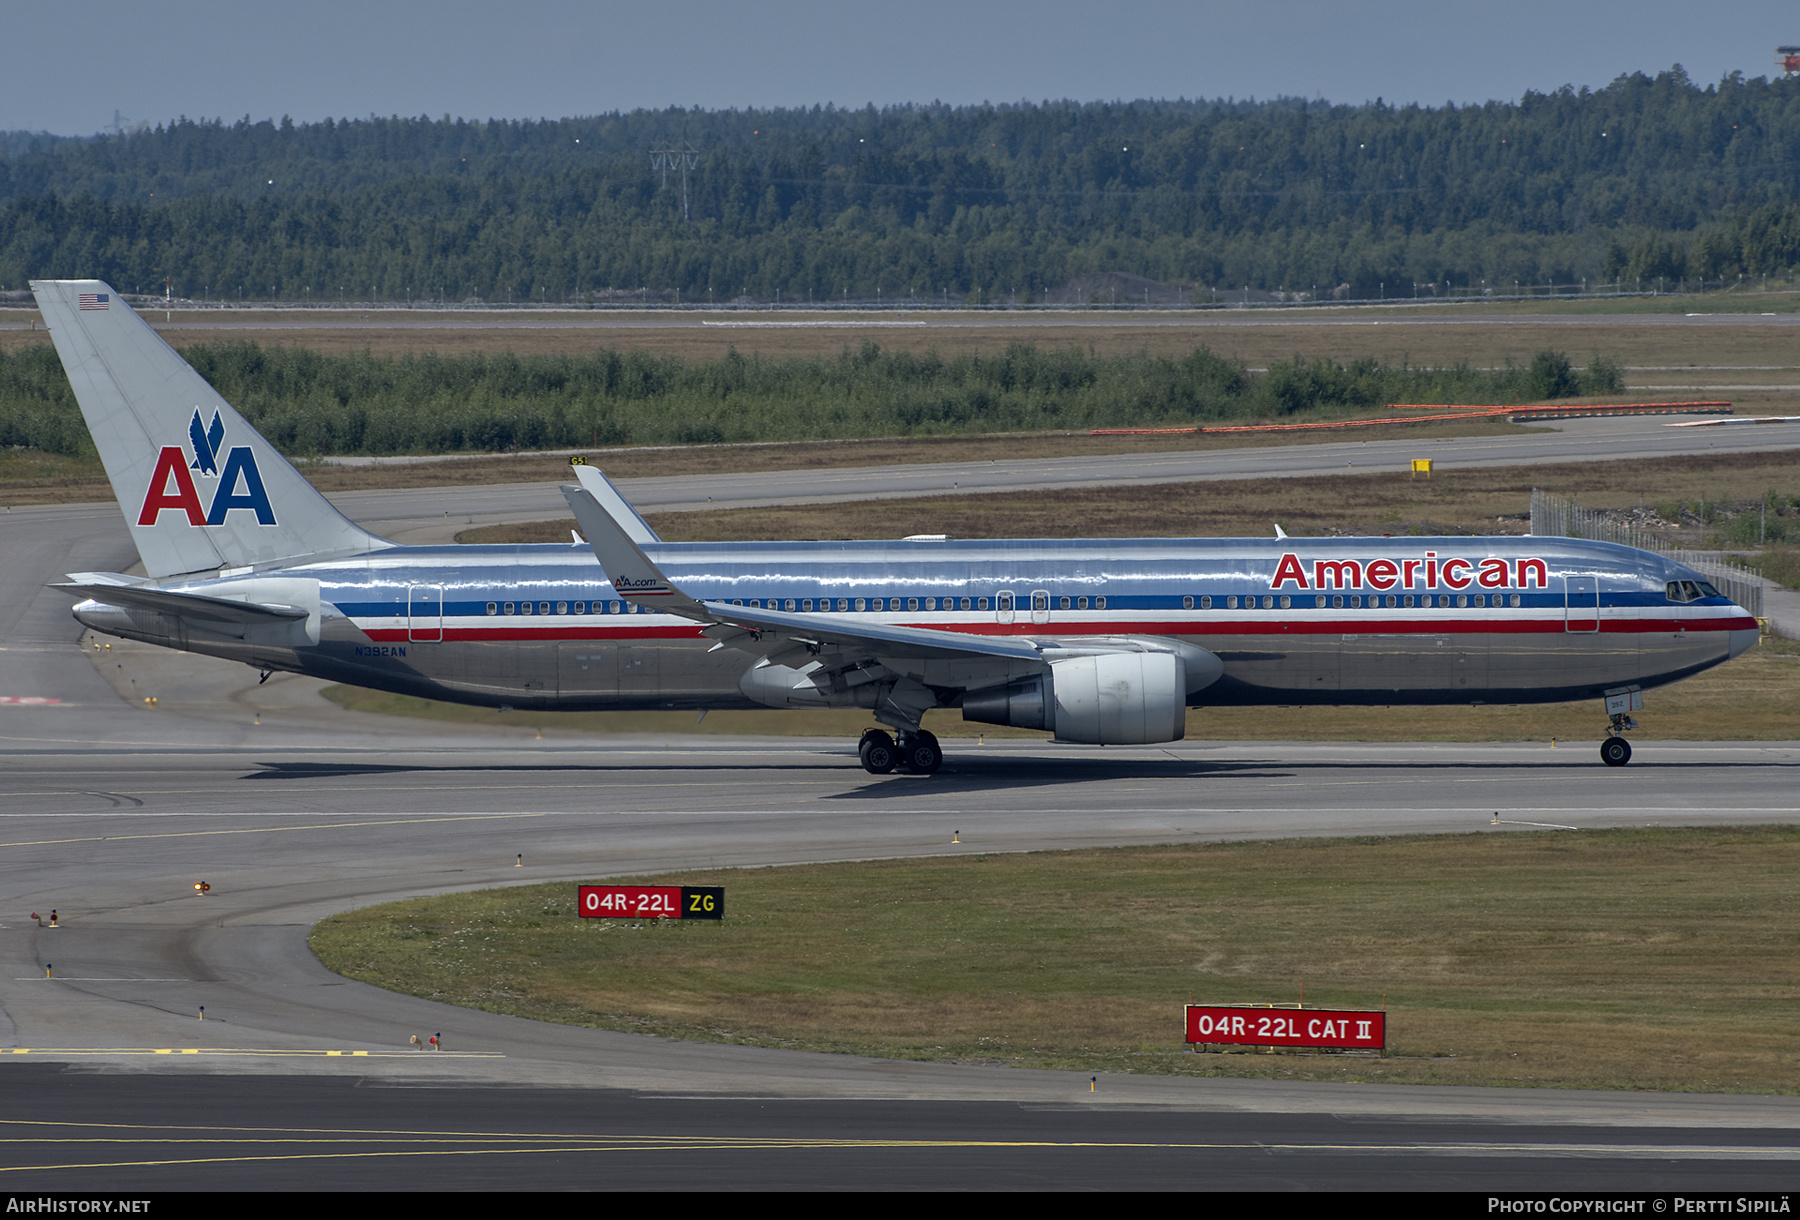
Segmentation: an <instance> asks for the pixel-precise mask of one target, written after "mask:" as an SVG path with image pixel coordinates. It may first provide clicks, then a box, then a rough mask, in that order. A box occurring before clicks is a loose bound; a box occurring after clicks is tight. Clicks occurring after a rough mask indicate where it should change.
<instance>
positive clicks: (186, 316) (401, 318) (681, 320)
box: [0, 297, 1800, 335]
mask: <svg viewBox="0 0 1800 1220" xmlns="http://www.w3.org/2000/svg"><path fill="white" fill-rule="evenodd" d="M1782 299H1783V300H1784V301H1785V300H1786V298H1785V297H1784V298H1782ZM178 311H179V312H181V314H182V316H181V317H180V318H179V319H174V320H171V321H164V319H163V311H162V310H160V309H158V308H157V307H156V306H155V305H153V304H149V303H146V304H145V305H144V306H142V307H141V309H140V312H141V313H142V314H143V315H144V317H145V318H147V319H149V320H150V322H151V323H152V324H153V325H154V326H155V327H156V329H157V330H159V331H171V332H177V333H178V334H180V335H186V334H189V333H196V334H198V333H205V332H209V331H227V332H233V331H235V332H242V331H267V332H273V333H280V332H284V331H346V332H357V331H364V332H370V331H396V330H399V331H443V332H446V333H450V334H455V333H459V332H469V331H509V330H512V331H544V330H572V331H596V332H605V331H621V330H720V331H724V332H727V333H729V332H730V331H733V330H740V331H750V332H754V331H759V330H786V329H820V330H910V329H920V328H925V329H950V330H970V329H973V330H1017V331H1021V332H1029V331H1033V330H1044V329H1056V330H1066V329H1071V328H1076V329H1084V330H1114V331H1116V330H1139V329H1159V330H1161V329H1172V330H1192V331H1198V332H1204V331H1208V330H1218V329H1226V328H1241V327H1259V328H1260V327H1270V328H1295V327H1306V328H1311V327H1324V326H1332V327H1340V326H1341V327H1358V326H1370V327H1377V326H1378V327H1390V326H1400V327H1405V326H1433V327H1443V326H1558V327H1582V326H1605V327H1618V326H1631V327H1721V326H1726V327H1744V326H1756V327H1793V326H1796V325H1800V314H1795V313H1779V314H1777V313H1758V312H1746V313H1694V314H1685V313H1651V314H1637V313H1621V314H1598V313H1597V314H1568V313H1551V314H1483V313H1475V312H1470V311H1465V310H1459V309H1457V308H1455V307H1445V306H1436V307H1433V306H1430V305H1426V306H1424V307H1421V306H1419V305H1417V304H1415V303H1413V302H1399V301H1396V302H1391V303H1388V304H1369V305H1360V306H1356V307H1354V308H1352V309H1348V310H1345V311H1343V312H1337V313H1324V312H1319V311H1316V310H1311V309H1291V310H1276V309H1249V310H1236V309H1233V310H1222V309H1213V310H1205V311H1196V310H1170V311H1162V310H1155V309H1150V310H1141V311H1140V310H1122V311H1119V312H1097V311H1064V310H1015V311H1008V310H991V311H990V310H983V311H979V312H966V313H965V312H961V311H957V310H942V309H922V310H918V309H916V310H900V309H891V310H882V311H870V312H858V311H857V310H854V309H851V310H832V311H828V312H811V313H808V312H806V311H801V310H794V311H789V310H779V311H770V312H764V313H758V312H753V311H741V312H740V311H735V310H717V309H707V310H698V309H696V310H692V311H685V310H644V311H641V312H640V311H631V310H612V309H607V310H555V309H517V310H505V311H499V312H488V313H479V312H477V313H469V312H467V311H457V310H435V311H434V310H432V309H430V308H417V309H412V308H408V309H401V308H398V307H381V306H363V307H360V308H358V307H343V308H318V309H290V310H269V309H257V308H255V307H251V308H249V309H246V310H243V311H242V312H240V311H238V310H234V309H224V310H210V309H209V310H179V309H178ZM9 312H11V311H9ZM12 319H17V320H12ZM34 325H35V323H33V322H32V321H31V320H29V319H28V318H26V317H25V316H24V315H23V312H22V311H20V312H11V318H9V319H8V320H6V321H3V322H0V330H26V329H28V328H31V327H32V326H34Z"/></svg>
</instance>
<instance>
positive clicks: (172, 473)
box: [33, 280, 1757, 774]
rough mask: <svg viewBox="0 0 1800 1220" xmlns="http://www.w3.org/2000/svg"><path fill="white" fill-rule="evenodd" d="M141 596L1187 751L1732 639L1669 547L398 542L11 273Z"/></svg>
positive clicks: (273, 664) (1421, 542)
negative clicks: (1305, 722) (1351, 712)
mask: <svg viewBox="0 0 1800 1220" xmlns="http://www.w3.org/2000/svg"><path fill="white" fill-rule="evenodd" d="M33 289H34V290H35V292H36V294H37V299H38V304H39V307H40V309H41V310H42V312H43V316H44V319H45V321H46V322H47V323H48V324H49V327H50V331H51V334H52V336H53V338H54V339H55V342H56V347H57V351H58V353H59V355H60V356H61V358H62V361H63V365H64V367H65V368H66V369H67V370H68V374H69V379H70V381H71V383H72V384H73V386H74V390H75V396H76V399H77V401H78V402H79V403H80V406H81V411H82V414H83V416H84V417H85V418H86V420H87V424H88V428H89V430H90V431H91V432H92V433H93V437H94V442H95V445H96V446H97V447H98V449H99V452H100V457H101V459H102V461H103V462H104V463H105V466H106V471H107V475H108V477H109V478H110V479H111V481H112V485H113V489H114V491H115V493H116V494H117V495H118V498H119V503H120V506H121V508H122V510H123V511H124V514H125V519H126V523H127V526H128V527H129V528H130V530H131V533H132V537H133V540H134V541H135V542H136V544H137V548H138V553H139V555H140V556H141V557H142V559H143V563H144V570H145V575H144V576H141V577H135V576H127V575H122V574H119V573H95V572H87V573H73V574H71V576H70V579H69V583H68V584H66V585H64V586H61V587H63V588H66V589H68V590H69V591H70V592H71V593H72V594H74V595H75V596H76V597H78V598H80V599H82V600H80V602H79V604H78V605H76V607H75V615H76V617H77V618H78V619H80V621H81V622H83V623H84V624H86V625H87V626H89V627H92V628H93V629H95V630H97V631H102V632H106V633H109V634H112V635H117V636H122V637H125V638H128V639H135V640H144V641H148V642H150V643H155V644H162V645H166V646H168V647H171V648H179V649H185V650H187V651H191V652H199V653H205V654H208V655H211V656H220V657H228V658H231V659H234V660H239V661H242V662H244V663H245V664H248V665H251V666H254V667H256V668H258V669H260V670H264V671H276V670H280V671H289V672H294V673H302V674H309V675H313V676H316V677H321V678H328V679H331V680H333V681H337V682H345V683H349V684H352V685H358V686H367V687H374V688H377V689H381V690H389V691H396V692H400V693H404V694H411V695H421V696H425V697H429V698H435V699H448V700H455V701H458V702H463V703H473V704H481V705H486V706H512V707H521V708H524V707H532V708H566V709H579V710H593V709H607V708H616V709H631V708H688V709H724V708H730V707H758V706H761V707H778V708H782V707H845V708H865V709H867V710H868V711H869V712H870V714H871V717H872V719H874V720H876V721H877V722H879V723H880V724H881V725H882V726H884V727H883V728H880V729H875V728H871V729H870V730H869V731H868V732H866V733H865V734H864V735H863V738H862V741H861V742H860V744H859V757H860V758H861V761H862V764H863V766H864V767H866V768H867V769H868V770H869V771H871V772H874V773H886V772H889V771H892V770H894V769H896V768H899V769H902V770H906V771H912V772H921V773H927V774H928V773H930V772H933V771H935V770H937V768H938V766H939V764H940V763H941V761H942V753H941V751H940V749H939V746H938V742H937V739H936V738H935V737H934V736H933V735H932V734H931V732H930V731H928V730H927V729H926V728H925V727H924V724H923V719H924V717H925V715H926V713H928V712H932V711H937V710H940V709H955V710H959V711H960V713H961V715H962V718H963V719H964V720H969V721H975V722H979V723H984V724H1000V725H1013V726H1017V727H1021V728H1031V729H1042V730H1046V731H1048V732H1050V733H1052V734H1053V735H1054V736H1055V737H1056V739H1058V740H1060V741H1069V742H1081V743H1089V744H1146V743H1154V742H1167V741H1176V740H1179V739H1180V738H1181V737H1182V735H1183V733H1184V730H1185V724H1186V714H1187V709H1188V708H1189V707H1195V706H1215V707H1233V706H1251V705H1271V704H1273V705H1306V704H1377V705H1392V704H1437V705H1446V704H1469V703H1540V702H1550V701H1560V700H1570V699H1598V700H1603V701H1604V714H1605V716H1606V717H1607V719H1606V722H1605V726H1606V736H1605V740H1604V741H1603V743H1602V747H1601V755H1602V757H1603V759H1604V760H1605V761H1606V762H1607V763H1609V764H1611V765H1615V766H1616V765H1622V764H1624V763H1625V762H1627V761H1628V760H1629V759H1630V756H1631V748H1630V746H1629V744H1628V743H1627V742H1626V740H1625V738H1624V737H1623V736H1622V734H1623V733H1624V732H1625V731H1626V730H1627V729H1630V728H1634V727H1636V726H1635V722H1634V721H1633V719H1632V716H1631V713H1632V712H1633V711H1636V710H1639V709H1641V707H1642V695H1641V692H1642V691H1643V690H1646V689H1649V688H1651V687H1655V686H1659V685H1663V684H1666V683H1669V682H1674V681H1678V680H1679V679H1682V678H1685V677H1689V676H1691V675H1693V674H1696V673H1699V672H1701V671H1702V670H1705V669H1708V668H1710V667H1712V666H1714V665H1717V664H1719V663H1721V662H1723V661H1726V660H1729V659H1730V658H1731V657H1734V656H1736V655H1738V654H1739V653H1741V652H1743V651H1744V650H1745V649H1746V648H1748V647H1750V645H1751V644H1753V643H1754V642H1755V640H1756V638H1757V624H1756V621H1755V620H1754V619H1753V618H1751V617H1750V616H1749V615H1748V614H1747V613H1746V612H1745V611H1744V610H1742V609H1741V608H1739V607H1738V606H1736V605H1733V604H1732V603H1731V602H1730V601H1729V600H1728V599H1726V598H1724V597H1722V596H1720V595H1719V593H1718V591H1717V590H1716V589H1714V588H1713V587H1712V586H1710V585H1708V584H1707V583H1706V582H1705V581H1704V580H1703V579H1702V578H1701V576H1700V575H1699V574H1698V573H1696V572H1694V571H1692V570H1690V569H1688V568H1685V567H1683V566H1681V565H1680V564H1676V563H1673V562H1671V561H1669V560H1667V559H1664V558H1663V557H1662V556H1659V555H1655V554H1651V553H1649V552H1645V551H1638V550H1633V549H1630V548H1627V547H1620V546H1614V545H1610V544H1606V543H1596V542H1582V541H1576V540H1572V539H1566V538H1529V537H1528V538H1406V539H1397V538H1396V539H1389V538H1332V539H1298V538H1275V539H1131V540H1098V541H1058V540H980V541H958V540H952V539H939V538H927V539H906V540H902V541H870V542H762V543H668V542H664V541H662V539H660V538H659V537H658V536H657V535H656V533H655V531H653V530H652V529H651V528H650V526H649V525H648V524H647V523H646V522H645V521H644V519H643V518H642V517H641V516H639V515H638V514H637V513H636V512H635V511H634V510H633V509H632V508H631V506H630V505H629V504H628V503H627V502H626V501H625V499H624V498H623V497H622V496H620V495H619V493H618V491H617V490H616V489H615V488H614V487H613V486H612V485H611V484H610V483H609V482H607V481H606V479H605V478H604V477H602V476H601V475H600V474H599V472H598V471H596V470H594V469H592V468H591V467H584V466H576V467H574V468H573V470H574V473H575V476H576V483H575V484H573V485H570V486H568V487H565V488H563V493H564V495H565V497H566V498H567V499H568V502H569V505H570V508H571V509H572V510H573V511H574V514H575V518H576V520H577V522H578V523H579V524H580V526H581V529H582V532H583V533H584V534H585V536H586V538H587V542H586V543H580V542H574V543H570V544H559V545H544V546H432V547H406V546H396V545H394V544H393V543H391V542H388V541H386V540H384V539H381V538H377V537H375V536H373V535H371V534H369V533H368V532H366V531H365V530H363V529H362V528H361V527H359V526H357V525H356V524H354V523H353V522H351V521H349V520H348V519H346V518H345V517H344V516H343V515H342V514H340V513H339V512H338V511H337V510H336V509H335V508H334V507H332V505H331V504H330V503H329V502H328V501H327V500H326V499H325V498H324V496H322V495H320V494H319V492H318V491H316V490H315V489H314V488H313V487H312V486H311V485H310V484H309V483H307V482H306V480H305V479H304V478H302V477H301V475H300V474H299V472H298V471H296V470H295V469H294V468H293V466H291V465H290V464H289V463H288V462H287V461H286V460H285V459H284V458H282V457H281V455H280V454H278V453H276V452H275V450H274V449H273V448H272V447H271V446H270V445H269V444H268V442H267V441H266V440H264V439H263V438H262V437H261V436H259V435H258V434H257V433H256V432H255V431H254V430H253V429H252V428H251V427H250V425H249V424H248V423H247V422H245V420H244V419H243V417H242V416H240V415H239V414H238V413H237V412H236V411H235V410H233V408H232V407H231V405H230V404H229V403H227V402H226V401H225V400H224V399H223V398H222V397H220V396H219V394H218V393H217V392H215V391H214V390H213V388H212V387H211V386H210V385H209V384H208V383H207V382H206V381H205V380H204V379H203V378H202V377H201V376H200V375H199V374H198V373H196V372H195V371H194V370H193V369H192V368H190V367H189V366H188V365H187V363H186V362H185V361H183V360H182V359H181V357H180V356H179V355H178V354H177V353H176V352H175V351H174V350H173V349H172V348H170V347H169V346H168V345H167V344H166V343H164V342H163V341H162V339H161V338H160V337H159V336H158V335H157V334H156V333H155V331H154V330H152V329H151V327H150V326H149V325H147V324H146V323H145V322H144V321H143V320H142V319H141V318H139V317H138V316H137V314H136V313H135V312H133V311H132V310H131V309H130V308H129V307H128V306H126V305H125V304H124V303H123V302H122V301H120V300H119V298H118V296H117V295H116V294H115V293H113V292H112V290H111V289H110V288H108V287H107V286H106V285H105V284H103V283H100V282H98V281H93V280H76V281H40V282H36V283H34V284H33Z"/></svg>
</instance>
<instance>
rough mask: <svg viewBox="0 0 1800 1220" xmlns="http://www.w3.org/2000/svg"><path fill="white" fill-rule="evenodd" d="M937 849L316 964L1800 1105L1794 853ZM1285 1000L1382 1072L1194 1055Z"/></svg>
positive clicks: (1763, 835)
mask: <svg viewBox="0 0 1800 1220" xmlns="http://www.w3.org/2000/svg"><path fill="white" fill-rule="evenodd" d="M965 830H966V828H965ZM947 831H948V827H947V826H946V838H947V837H948V835H947ZM953 850H959V851H962V852H964V853H965V854H962V855H960V856H955V857H948V858H934V859H925V860H895V861H881V862H874V863H853V864H834V865H810V866H802V867H791V868H773V869H759V870H749V871H733V872H710V873H701V872H695V873H684V874H681V875H679V876H678V877H672V878H668V879H665V880H663V881H662V882H661V883H663V884H689V885H723V886H725V887H726V912H727V916H726V918H725V920H724V921H723V922H721V923H663V922H652V921H641V922H634V921H612V920H606V921H601V920H584V919H580V918H578V917H577V916H576V914H575V884H576V883H575V882H573V881H570V882H558V883H552V884H547V885H534V886H522V887H516V888H509V889H501V890H486V891H479V892H472V893H461V894H449V895H443V896H439V897H433V898H417V899H410V900H407V901H404V902H397V903H390V904H386V905H383V906H378V907H371V908H368V909H365V910H361V911H353V912H349V913H346V914H343V915H337V916H334V917H332V918H330V919H327V920H325V921H323V922H322V923H320V924H319V925H317V926H316V927H315V928H314V929H313V933H312V946H313V949H314V951H315V952H316V953H317V954H318V955H319V957H320V959H321V960H322V961H324V963H325V964H326V965H327V966H328V967H330V968H331V969H333V970H335V971H337V972H339V973H340V974H344V975H348V976H349V977H351V978H355V979H360V980H362V981H364V982H369V983H373V984H375V985H377V986H381V987H386V988H389V989H391V990H395V991H400V992H406V993H409V994H413V995H418V996H423V997H427V998H430V999H434V1000H441V1001H445V1002H448V1003H452V1004H459V1005H464V1006H467V1007H472V1008H479V1009H484V1010H487V1011H491V1012H502V1013H510V1014H514V1015H518V1016H524V1017H530V1018H533V1019H537V1020H544V1021H554V1022H558V1023H563V1024H571V1025H580V1026H588V1027H593V1028H601V1029H614V1030H625V1031H633V1032H642V1033H653V1034H658V1035H662V1036H666V1037H679V1038H690V1039H698V1040H703V1041H711V1042H729V1043H742V1044H748V1045H758V1046H776V1047H789V1048H796V1049H806V1050H820V1051H838V1052H847V1053H856V1054H866V1055H877V1056H885V1057H893V1058H907V1059H932V1060H964V1061H968V1060H974V1061H991V1062H1004V1063H1012V1064H1018V1065H1023V1066H1036V1067H1056V1068H1071V1069H1078V1070H1082V1071H1099V1070H1109V1071H1137V1072H1153V1073H1174V1074H1188V1075H1215V1076H1217V1075H1229V1076H1256V1077H1280V1078H1291V1079H1306V1080H1344V1081H1390V1082H1406V1083H1443V1084H1465V1085H1470V1084H1482V1085H1495V1084H1503V1085H1545V1086H1558V1087H1572V1088H1624V1089H1671V1090H1700V1091H1737V1092H1792V1091H1794V1090H1795V1089H1796V1088H1797V1087H1800V1070H1797V1069H1800V1061H1797V1059H1796V1055H1795V1051H1794V1046H1795V1038H1796V1035H1797V1034H1800V1015H1797V1014H1796V1013H1795V1010H1794V1007H1793V1004H1792V997H1793V995H1794V991H1795V987H1796V985H1797V984H1800V960H1797V959H1796V957H1795V954H1794V953H1793V946H1794V943H1795V938H1796V935H1797V934H1800V898H1797V896H1796V892H1795V887H1794V884H1793V882H1794V877H1795V872H1796V866H1800V828H1796V827H1787V826H1768V827H1749V828H1725V829H1714V828H1708V829H1624V830H1605V831H1576V832H1555V831H1548V832H1516V831H1509V830H1504V829H1495V830H1493V831H1491V832H1483V833H1479V834H1469V835H1454V836H1412V837H1396V838H1379V839H1376V838H1369V839H1335V840H1330V839H1296V840H1276V841H1261V842H1248V843H1198V844H1184V845H1179V846H1168V847H1149V848H1117V849H1101V850H1088V851H1078V852H1042V853H1029V854H1017V855H983V854H979V853H978V852H977V850H976V849H975V848H974V847H973V846H965V847H963V848H960V849H953ZM595 879H596V880H597V879H599V878H595ZM1302 989H1304V993H1305V1000H1306V1002H1307V1003H1308V1004H1309V1005H1315V1006H1337V1007H1352V1008H1372V1007H1381V1006H1382V1005H1383V1003H1384V1001H1385V1004H1386V1007H1387V1009H1388V1011H1389V1014H1390V1016H1389V1041H1390V1050H1391V1053H1390V1056H1389V1057H1387V1058H1382V1059H1377V1058H1374V1057H1371V1056H1363V1055H1323V1054H1301V1053H1291V1052H1290V1053H1281V1054H1267V1053H1238V1054H1192V1053H1188V1052H1186V1050H1185V1048H1184V1046H1183V1042H1182V1020H1181V1008H1182V1005H1183V1004H1184V1003H1186V1002H1188V1000H1189V999H1190V997H1191V998H1192V999H1194V1000H1196V1001H1199V1002H1212V1003H1262V1002H1293V1001H1296V1000H1298V999H1300V997H1301V991H1302Z"/></svg>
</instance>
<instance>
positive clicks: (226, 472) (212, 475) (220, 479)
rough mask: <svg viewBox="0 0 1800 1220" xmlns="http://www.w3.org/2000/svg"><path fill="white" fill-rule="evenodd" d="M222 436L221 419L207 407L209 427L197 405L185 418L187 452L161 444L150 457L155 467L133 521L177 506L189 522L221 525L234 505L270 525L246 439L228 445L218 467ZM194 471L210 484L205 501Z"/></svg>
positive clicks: (151, 520)
mask: <svg viewBox="0 0 1800 1220" xmlns="http://www.w3.org/2000/svg"><path fill="white" fill-rule="evenodd" d="M224 440H225V421H224V420H222V419H220V418H219V413H218V412H217V411H214V412H213V417H212V425H211V426H210V427H208V426H206V425H205V424H203V423H202V422H201V420H200V409H199V408H198V407H195V408H194V418H193V420H192V422H190V423H189V424H188V441H189V443H190V444H191V445H192V446H193V449H194V452H193V456H192V457H191V458H190V457H189V455H188V454H186V453H184V452H183V451H182V449H181V446H179V445H164V446H163V449H162V452H161V453H160V454H158V455H157V458H156V470H155V471H154V472H153V473H152V474H151V475H150V486H149V487H148V488H146V489H145V491H144V506H143V508H142V509H141V510H140V511H139V512H138V522H137V523H138V524H139V525H155V524H156V522H157V517H158V515H159V514H161V513H162V512H163V510H164V509H170V508H173V509H179V510H180V511H181V512H184V513H186V514H187V520H188V524H189V525H223V524H225V514H226V513H228V512H230V511H231V510H232V509H234V508H242V509H248V510H249V511H251V512H253V513H255V514H256V522H257V524H258V525H274V524H275V510H274V509H273V508H271V507H270V506H269V493H268V491H267V490H266V489H265V488H264V487H263V481H262V472H261V471H260V470H258V469H257V468H256V455H255V454H254V453H252V452H251V451H250V446H248V445H234V446H232V448H231V450H230V451H229V452H228V453H226V454H225V464H224V468H223V469H221V468H220V465H219V454H220V446H221V445H222V444H223V442H224ZM196 474H198V475H199V476H200V477H201V478H202V479H204V480H206V481H207V482H208V483H209V484H211V487H210V491H211V499H210V502H209V503H207V504H205V505H202V504H201V502H200V489H199V486H198V485H197V484H196V483H195V481H194V476H195V475H196Z"/></svg>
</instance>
